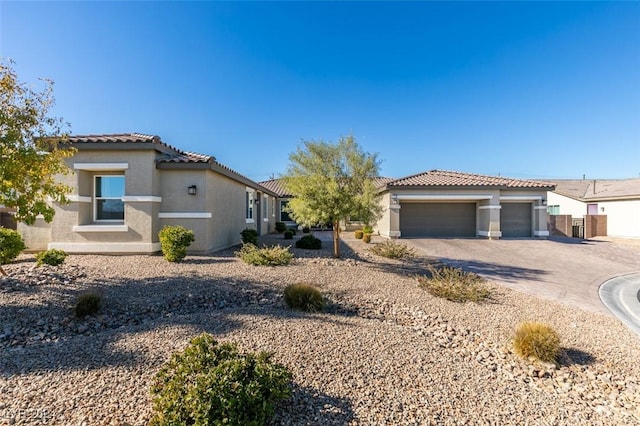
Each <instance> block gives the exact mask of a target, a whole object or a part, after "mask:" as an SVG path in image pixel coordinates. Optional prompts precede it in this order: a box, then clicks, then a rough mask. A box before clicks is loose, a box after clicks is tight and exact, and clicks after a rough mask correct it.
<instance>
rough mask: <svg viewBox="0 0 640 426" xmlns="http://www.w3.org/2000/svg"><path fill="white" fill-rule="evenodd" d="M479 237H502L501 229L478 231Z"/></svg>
mask: <svg viewBox="0 0 640 426" xmlns="http://www.w3.org/2000/svg"><path fill="white" fill-rule="evenodd" d="M478 235H479V236H480V237H488V238H500V237H502V231H478Z"/></svg>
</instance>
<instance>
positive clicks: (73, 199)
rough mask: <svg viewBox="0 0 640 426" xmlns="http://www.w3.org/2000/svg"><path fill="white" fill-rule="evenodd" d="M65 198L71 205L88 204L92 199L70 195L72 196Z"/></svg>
mask: <svg viewBox="0 0 640 426" xmlns="http://www.w3.org/2000/svg"><path fill="white" fill-rule="evenodd" d="M67 198H68V199H69V201H71V202H72V203H90V202H91V201H92V198H91V197H87V196H86V195H76V194H72V195H67Z"/></svg>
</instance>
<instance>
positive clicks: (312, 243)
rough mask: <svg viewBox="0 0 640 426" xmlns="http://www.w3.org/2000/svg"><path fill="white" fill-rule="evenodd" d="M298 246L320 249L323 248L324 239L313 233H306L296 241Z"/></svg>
mask: <svg viewBox="0 0 640 426" xmlns="http://www.w3.org/2000/svg"><path fill="white" fill-rule="evenodd" d="M296 247H297V248H302V249H311V250H319V249H321V248H322V241H320V239H319V238H316V237H314V236H313V235H305V236H304V237H302V238H300V239H299V240H298V241H296Z"/></svg>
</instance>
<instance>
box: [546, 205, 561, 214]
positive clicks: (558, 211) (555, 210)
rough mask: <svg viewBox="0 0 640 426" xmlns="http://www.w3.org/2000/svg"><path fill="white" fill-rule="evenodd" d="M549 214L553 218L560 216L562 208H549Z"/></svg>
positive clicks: (556, 206)
mask: <svg viewBox="0 0 640 426" xmlns="http://www.w3.org/2000/svg"><path fill="white" fill-rule="evenodd" d="M547 214H548V215H551V216H555V215H559V214H560V206H559V205H555V206H547Z"/></svg>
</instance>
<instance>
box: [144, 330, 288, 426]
mask: <svg viewBox="0 0 640 426" xmlns="http://www.w3.org/2000/svg"><path fill="white" fill-rule="evenodd" d="M271 358H272V354H269V353H266V352H259V353H246V354H244V353H240V352H239V351H238V349H237V347H236V345H235V344H233V343H218V342H217V341H216V340H215V339H214V338H213V336H211V335H210V334H206V333H204V334H201V335H200V336H197V337H195V338H193V339H192V340H191V342H190V343H189V345H188V346H187V347H186V348H185V349H184V351H182V352H176V353H174V354H173V355H171V358H170V359H169V361H168V362H167V363H166V364H165V365H164V366H163V367H162V368H161V369H160V371H159V372H158V373H157V374H156V376H155V379H154V382H153V383H152V385H151V395H152V398H153V412H154V413H153V417H152V419H151V421H150V423H149V424H150V425H153V426H160V425H264V424H266V423H267V421H268V420H269V419H270V418H271V417H272V416H273V414H274V410H275V404H276V403H277V402H279V401H280V400H283V399H286V398H289V397H290V396H291V388H290V382H291V379H292V374H291V373H290V372H289V370H288V369H287V368H286V367H285V366H283V365H281V364H277V363H275V362H273V361H272V359H271Z"/></svg>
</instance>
